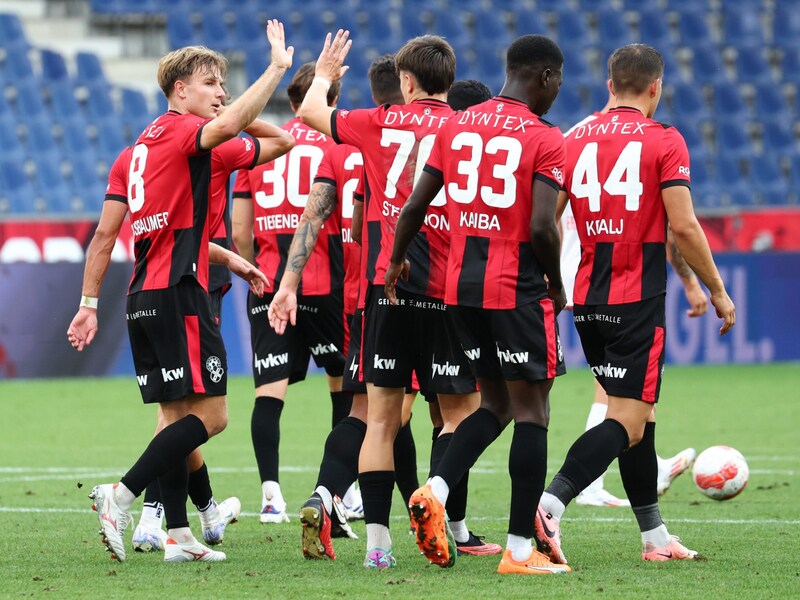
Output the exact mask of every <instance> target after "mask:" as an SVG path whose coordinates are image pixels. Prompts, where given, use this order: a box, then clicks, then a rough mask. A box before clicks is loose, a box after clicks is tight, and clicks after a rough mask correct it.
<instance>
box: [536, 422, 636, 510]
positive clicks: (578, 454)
mask: <svg viewBox="0 0 800 600" xmlns="http://www.w3.org/2000/svg"><path fill="white" fill-rule="evenodd" d="M627 447H628V432H627V431H625V428H624V427H623V426H622V424H621V423H619V422H618V421H615V420H614V419H606V420H605V421H603V422H602V423H600V424H599V425H597V426H596V427H592V428H591V429H589V430H588V431H585V432H584V433H583V435H581V436H580V437H579V438H578V439H577V440H575V442H574V443H573V444H572V447H571V448H570V449H569V452H567V458H566V459H565V460H564V464H563V465H562V467H561V469H560V470H559V472H558V474H557V475H556V476H555V477H554V478H553V481H552V482H551V483H550V485H548V486H547V492H548V493H550V494H553V495H554V496H555V497H556V498H558V499H559V500H560V501H561V502H563V503H564V506H566V505H567V504H569V503H570V502H571V501H572V499H573V498H574V497H575V496H577V495H578V494H579V493H581V491H582V490H583V489H584V488H585V487H586V486H588V485H589V484H590V483H592V482H593V481H594V480H595V479H597V478H598V477H600V475H602V474H603V473H605V472H606V469H608V465H610V464H611V462H612V461H613V460H614V459H615V458H617V457H618V456H619V455H620V454H621V453H622V451H623V450H625V448H627Z"/></svg>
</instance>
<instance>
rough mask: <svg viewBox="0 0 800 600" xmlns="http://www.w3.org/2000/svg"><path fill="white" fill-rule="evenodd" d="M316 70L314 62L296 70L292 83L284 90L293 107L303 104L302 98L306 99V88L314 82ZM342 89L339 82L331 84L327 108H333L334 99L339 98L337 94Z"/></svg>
mask: <svg viewBox="0 0 800 600" xmlns="http://www.w3.org/2000/svg"><path fill="white" fill-rule="evenodd" d="M315 69H316V63H315V62H313V61H312V62H307V63H306V64H304V65H303V66H302V67H300V68H299V69H298V70H297V73H295V74H294V77H293V78H292V82H291V83H290V84H289V87H288V88H286V93H287V94H288V95H289V102H291V103H292V104H293V105H294V106H300V105H301V104H302V103H303V98H305V97H306V93H307V92H308V88H310V87H311V82H312V81H314V71H315ZM341 89H342V84H341V82H340V81H335V82H334V83H332V84H331V87H330V89H329V90H328V96H327V98H328V106H333V103H334V102H336V98H338V97H339V92H340V91H341Z"/></svg>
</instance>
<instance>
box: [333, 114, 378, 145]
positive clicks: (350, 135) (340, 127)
mask: <svg viewBox="0 0 800 600" xmlns="http://www.w3.org/2000/svg"><path fill="white" fill-rule="evenodd" d="M379 110H384V109H383V108H382V107H378V108H359V109H356V110H335V111H333V113H331V137H332V138H333V139H334V141H335V142H336V143H337V144H350V145H351V146H355V147H356V148H358V149H359V150H363V147H362V145H363V141H364V133H365V132H367V131H369V128H370V124H371V123H372V119H373V116H374V115H375V114H376V113H377V112H378V111H379Z"/></svg>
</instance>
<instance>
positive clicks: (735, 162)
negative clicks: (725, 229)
mask: <svg viewBox="0 0 800 600" xmlns="http://www.w3.org/2000/svg"><path fill="white" fill-rule="evenodd" d="M713 181H714V185H715V186H716V188H717V189H718V190H719V192H720V193H721V194H722V195H723V196H724V197H727V198H728V201H729V203H731V202H732V203H733V204H737V205H744V206H748V205H752V204H754V203H755V200H756V198H755V194H753V190H752V188H751V187H750V185H749V183H748V182H747V181H746V180H745V177H744V173H743V172H742V167H741V162H740V160H739V159H738V158H733V157H730V156H727V155H723V154H719V155H717V157H716V160H715V161H714V180H713Z"/></svg>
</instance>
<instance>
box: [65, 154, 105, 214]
mask: <svg viewBox="0 0 800 600" xmlns="http://www.w3.org/2000/svg"><path fill="white" fill-rule="evenodd" d="M70 158H71V160H70V163H71V166H72V175H71V182H72V186H71V189H72V194H73V196H74V197H75V198H77V199H78V200H79V204H80V206H81V209H82V210H84V211H88V212H99V211H100V209H101V208H102V205H103V198H105V181H103V180H102V179H101V178H100V175H99V174H98V172H97V161H96V160H92V159H91V158H89V157H86V156H74V157H70Z"/></svg>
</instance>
